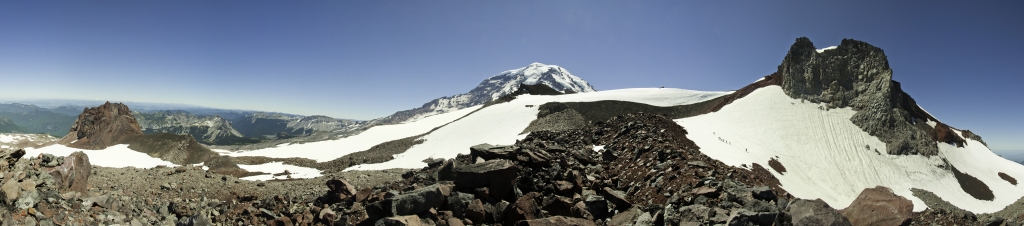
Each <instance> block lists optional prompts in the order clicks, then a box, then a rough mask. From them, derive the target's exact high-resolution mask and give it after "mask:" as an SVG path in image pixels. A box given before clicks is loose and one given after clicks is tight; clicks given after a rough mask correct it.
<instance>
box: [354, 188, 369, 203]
mask: <svg viewBox="0 0 1024 226" xmlns="http://www.w3.org/2000/svg"><path fill="white" fill-rule="evenodd" d="M371 195H373V190H372V189H370V187H365V188H363V190H359V191H358V192H356V194H355V196H356V200H355V201H356V202H362V201H366V199H369V198H370V196H371Z"/></svg>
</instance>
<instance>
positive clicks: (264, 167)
mask: <svg viewBox="0 0 1024 226" xmlns="http://www.w3.org/2000/svg"><path fill="white" fill-rule="evenodd" d="M238 167H239V168H242V169H245V170H246V171H249V172H264V173H269V174H263V175H256V176H248V177H243V178H239V179H242V180H263V181H266V180H273V179H288V176H291V178H293V179H298V178H316V177H319V176H320V170H317V169H313V168H308V167H301V166H293V165H285V164H284V163H281V162H269V163H264V164H259V165H242V164H238ZM285 170H287V171H288V173H289V174H283V175H278V176H274V174H276V173H283V172H284V171H285Z"/></svg>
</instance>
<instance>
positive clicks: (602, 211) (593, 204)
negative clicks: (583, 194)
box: [583, 195, 608, 219]
mask: <svg viewBox="0 0 1024 226" xmlns="http://www.w3.org/2000/svg"><path fill="white" fill-rule="evenodd" d="M583 203H584V204H585V205H586V210H587V212H590V214H591V215H594V219H605V218H608V201H606V200H605V199H604V197H603V196H600V195H587V198H586V199H584V200H583Z"/></svg>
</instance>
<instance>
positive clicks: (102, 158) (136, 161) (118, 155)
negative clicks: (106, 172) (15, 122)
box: [22, 144, 177, 168]
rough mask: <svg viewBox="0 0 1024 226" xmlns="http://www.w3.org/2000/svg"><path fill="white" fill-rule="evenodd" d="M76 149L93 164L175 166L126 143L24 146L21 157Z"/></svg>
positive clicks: (55, 153) (71, 151)
mask: <svg viewBox="0 0 1024 226" xmlns="http://www.w3.org/2000/svg"><path fill="white" fill-rule="evenodd" d="M76 151H81V152H84V153H85V154H86V155H88V156H89V163H91V164H92V165H93V166H103V167H113V168H124V167H135V168H153V167H156V166H160V165H163V166H169V167H171V166H177V165H175V164H174V163H171V162H168V161H164V160H162V159H159V158H154V157H150V156H149V155H146V154H145V153H142V152H137V151H135V150H132V149H128V145H127V144H118V145H114V146H110V147H107V148H106V149H103V150H85V149H78V148H71V147H67V146H64V145H59V144H58V145H50V146H46V147H43V148H39V149H36V148H26V149H25V156H24V157H22V158H29V157H36V156H39V155H40V154H43V153H47V154H51V155H55V156H68V155H71V153H74V152H76Z"/></svg>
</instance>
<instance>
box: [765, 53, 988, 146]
mask: <svg viewBox="0 0 1024 226" xmlns="http://www.w3.org/2000/svg"><path fill="white" fill-rule="evenodd" d="M776 74H777V75H778V76H779V78H780V79H779V80H780V81H777V82H778V84H781V86H782V88H783V90H784V91H785V92H786V94H787V95H789V96H790V97H793V98H799V99H804V100H808V101H811V102H815V103H823V104H826V105H828V106H829V107H831V108H844V107H850V108H852V109H854V110H856V111H857V113H856V114H855V115H854V116H853V117H852V118H850V121H852V122H853V123H854V124H856V125H857V126H859V127H860V128H861V129H863V130H864V131H865V132H868V133H869V134H871V135H872V136H876V137H878V138H879V139H880V140H882V141H883V142H886V148H887V150H888V153H889V154H920V155H926V156H931V155H936V154H938V147H937V146H936V144H935V141H939V142H947V143H952V144H955V145H957V146H963V145H964V142H963V139H961V138H960V137H959V136H956V135H955V134H954V132H953V131H952V130H950V127H948V126H945V125H944V124H942V123H941V122H938V120H936V119H935V117H932V116H931V115H930V114H928V113H927V112H925V111H924V110H923V109H921V107H920V106H918V105H917V103H916V102H915V101H914V99H913V98H911V97H910V95H908V94H907V93H906V92H904V91H903V90H902V88H901V87H900V84H899V83H898V82H896V81H893V80H892V69H891V68H889V60H888V59H887V58H886V56H885V52H884V51H882V49H881V48H878V47H875V46H873V45H871V44H868V43H866V42H863V41H858V40H853V39H843V41H842V42H841V43H840V45H839V46H837V47H836V48H834V49H830V50H818V49H816V47H815V46H814V43H812V42H811V40H810V39H808V38H806V37H801V38H797V39H796V42H795V43H793V46H791V47H790V49H789V53H788V54H786V58H785V59H784V60H783V61H782V64H781V65H779V67H778V72H776ZM773 76H774V75H773ZM927 121H933V122H937V123H938V124H939V125H941V126H935V127H932V126H929V125H927V123H925V122H927ZM972 135H973V134H972ZM980 139H981V138H980V137H977V139H976V140H980Z"/></svg>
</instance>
